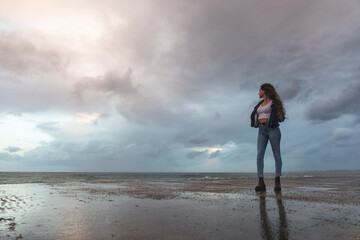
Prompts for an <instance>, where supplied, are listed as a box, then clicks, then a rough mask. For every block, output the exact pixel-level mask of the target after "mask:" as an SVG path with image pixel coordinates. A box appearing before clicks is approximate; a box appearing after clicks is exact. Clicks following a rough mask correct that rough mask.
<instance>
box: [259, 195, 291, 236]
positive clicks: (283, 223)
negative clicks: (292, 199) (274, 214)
mask: <svg viewBox="0 0 360 240" xmlns="http://www.w3.org/2000/svg"><path fill="white" fill-rule="evenodd" d="M258 196H259V199H260V205H259V208H260V221H261V230H262V236H263V238H264V239H267V240H272V239H276V238H275V237H274V236H275V234H274V232H273V230H272V229H271V224H270V221H269V218H268V215H267V211H266V199H265V197H266V193H258ZM276 203H277V206H278V210H279V230H278V234H277V235H278V238H277V239H278V240H287V239H288V238H289V233H288V225H287V220H286V212H285V208H284V205H283V202H282V198H281V192H277V193H276Z"/></svg>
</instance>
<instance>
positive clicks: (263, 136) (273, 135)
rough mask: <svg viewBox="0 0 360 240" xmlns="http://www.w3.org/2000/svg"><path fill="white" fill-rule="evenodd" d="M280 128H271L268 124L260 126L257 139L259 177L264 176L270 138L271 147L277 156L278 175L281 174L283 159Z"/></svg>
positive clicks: (276, 168)
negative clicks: (266, 151)
mask: <svg viewBox="0 0 360 240" xmlns="http://www.w3.org/2000/svg"><path fill="white" fill-rule="evenodd" d="M280 139H281V132H280V128H279V127H276V128H271V127H268V126H263V125H260V126H259V134H258V139H257V172H258V177H264V155H265V150H266V146H267V143H268V140H270V144H271V148H272V151H273V155H274V158H275V173H276V176H277V177H278V176H281V168H282V160H281V153H280Z"/></svg>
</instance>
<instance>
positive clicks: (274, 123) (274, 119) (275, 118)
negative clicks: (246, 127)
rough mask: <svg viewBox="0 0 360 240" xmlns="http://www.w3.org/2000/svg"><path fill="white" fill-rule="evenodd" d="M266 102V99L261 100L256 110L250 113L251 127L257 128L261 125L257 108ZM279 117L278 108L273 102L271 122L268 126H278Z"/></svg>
mask: <svg viewBox="0 0 360 240" xmlns="http://www.w3.org/2000/svg"><path fill="white" fill-rule="evenodd" d="M262 102H264V100H262V101H260V102H259V103H258V104H257V105H256V106H255V107H254V111H253V112H252V113H251V115H250V120H251V127H254V128H257V127H259V122H258V120H259V119H258V113H257V109H258V108H259V106H260V105H261V103H262ZM279 122H280V121H279V118H278V115H277V110H276V107H275V105H274V104H271V113H270V118H269V123H268V126H269V127H271V128H276V127H278V126H279V125H280V124H279Z"/></svg>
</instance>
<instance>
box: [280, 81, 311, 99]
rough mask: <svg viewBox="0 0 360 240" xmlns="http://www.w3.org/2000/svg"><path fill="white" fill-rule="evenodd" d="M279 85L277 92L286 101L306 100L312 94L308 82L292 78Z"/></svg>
mask: <svg viewBox="0 0 360 240" xmlns="http://www.w3.org/2000/svg"><path fill="white" fill-rule="evenodd" d="M277 85H278V88H277V92H278V93H279V95H280V96H281V98H282V100H284V101H289V100H293V99H298V100H301V99H305V98H307V97H309V96H310V94H311V89H310V88H309V85H308V83H307V81H305V80H303V79H298V78H290V79H287V80H286V81H282V82H281V83H279V84H277Z"/></svg>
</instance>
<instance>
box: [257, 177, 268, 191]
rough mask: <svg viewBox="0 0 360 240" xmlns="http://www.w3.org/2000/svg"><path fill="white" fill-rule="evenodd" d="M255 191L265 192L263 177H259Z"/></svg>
mask: <svg viewBox="0 0 360 240" xmlns="http://www.w3.org/2000/svg"><path fill="white" fill-rule="evenodd" d="M255 191H261V192H263V191H266V186H265V183H264V178H263V177H259V184H258V185H257V186H256V187H255Z"/></svg>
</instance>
